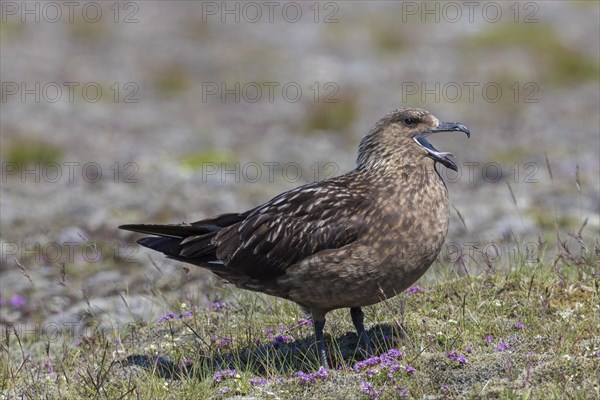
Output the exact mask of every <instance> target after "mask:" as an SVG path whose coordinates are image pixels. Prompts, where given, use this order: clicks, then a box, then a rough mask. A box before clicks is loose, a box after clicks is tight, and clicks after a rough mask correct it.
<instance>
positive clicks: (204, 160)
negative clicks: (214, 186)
mask: <svg viewBox="0 0 600 400" xmlns="http://www.w3.org/2000/svg"><path fill="white" fill-rule="evenodd" d="M235 160H236V157H235V154H233V153H230V152H228V151H221V150H202V151H198V152H194V153H188V154H186V155H185V156H183V158H182V159H181V160H180V161H179V162H180V165H181V166H182V167H183V168H184V169H187V170H191V171H195V170H199V169H202V168H205V167H206V166H207V164H211V165H215V164H216V165H215V166H216V168H220V167H221V166H222V165H223V164H224V165H229V164H231V163H233V162H235Z"/></svg>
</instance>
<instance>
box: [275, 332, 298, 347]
mask: <svg viewBox="0 0 600 400" xmlns="http://www.w3.org/2000/svg"><path fill="white" fill-rule="evenodd" d="M293 341H294V338H293V337H291V336H286V335H277V336H275V338H274V339H273V347H275V348H276V349H278V348H279V347H280V346H281V345H282V344H284V343H289V342H293Z"/></svg>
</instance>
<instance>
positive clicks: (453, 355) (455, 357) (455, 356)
mask: <svg viewBox="0 0 600 400" xmlns="http://www.w3.org/2000/svg"><path fill="white" fill-rule="evenodd" d="M446 355H447V356H448V358H449V359H450V361H456V362H457V363H458V364H459V365H465V364H466V363H467V358H466V357H465V356H464V355H462V354H460V353H458V352H457V351H456V350H452V351H451V352H449V353H448V354H446Z"/></svg>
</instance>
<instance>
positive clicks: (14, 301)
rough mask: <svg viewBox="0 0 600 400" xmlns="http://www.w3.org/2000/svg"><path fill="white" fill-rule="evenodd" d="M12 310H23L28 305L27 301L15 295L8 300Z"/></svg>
mask: <svg viewBox="0 0 600 400" xmlns="http://www.w3.org/2000/svg"><path fill="white" fill-rule="evenodd" d="M8 302H9V303H10V305H11V307H12V308H21V307H23V306H24V305H25V304H27V299H26V298H25V297H23V296H21V295H20V294H13V295H12V296H11V297H10V299H9V300H8Z"/></svg>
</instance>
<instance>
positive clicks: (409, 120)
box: [404, 118, 419, 126]
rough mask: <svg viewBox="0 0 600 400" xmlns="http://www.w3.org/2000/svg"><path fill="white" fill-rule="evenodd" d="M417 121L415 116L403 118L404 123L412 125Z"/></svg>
mask: <svg viewBox="0 0 600 400" xmlns="http://www.w3.org/2000/svg"><path fill="white" fill-rule="evenodd" d="M417 122H419V121H417V120H416V119H415V118H406V119H405V120H404V125H407V126H413V125H416V124H417Z"/></svg>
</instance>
